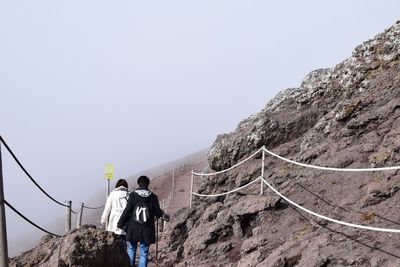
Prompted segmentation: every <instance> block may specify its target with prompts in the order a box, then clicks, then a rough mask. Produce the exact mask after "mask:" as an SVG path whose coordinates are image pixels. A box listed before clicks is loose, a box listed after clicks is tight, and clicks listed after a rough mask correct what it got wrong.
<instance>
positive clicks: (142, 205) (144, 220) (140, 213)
mask: <svg viewBox="0 0 400 267" xmlns="http://www.w3.org/2000/svg"><path fill="white" fill-rule="evenodd" d="M132 216H133V221H135V222H137V223H140V224H148V223H149V221H150V210H149V206H148V205H147V203H146V202H145V200H144V199H143V198H142V197H138V203H137V204H136V205H135V208H134V209H133V213H132Z"/></svg>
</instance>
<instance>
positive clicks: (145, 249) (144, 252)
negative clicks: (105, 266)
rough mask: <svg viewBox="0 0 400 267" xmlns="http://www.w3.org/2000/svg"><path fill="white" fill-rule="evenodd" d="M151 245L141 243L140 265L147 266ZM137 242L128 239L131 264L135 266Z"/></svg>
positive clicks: (141, 266)
mask: <svg viewBox="0 0 400 267" xmlns="http://www.w3.org/2000/svg"><path fill="white" fill-rule="evenodd" d="M149 247H150V245H147V244H143V243H140V257H139V265H138V267H147V256H148V255H149ZM136 250H137V243H132V242H130V241H128V247H127V252H128V256H129V261H130V263H131V266H135V258H136Z"/></svg>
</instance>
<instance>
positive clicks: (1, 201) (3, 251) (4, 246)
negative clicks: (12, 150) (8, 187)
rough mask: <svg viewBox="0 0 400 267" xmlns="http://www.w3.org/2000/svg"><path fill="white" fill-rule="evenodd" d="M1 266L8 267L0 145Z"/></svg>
mask: <svg viewBox="0 0 400 267" xmlns="http://www.w3.org/2000/svg"><path fill="white" fill-rule="evenodd" d="M0 224H1V225H0V266H4V267H8V246H7V227H6V213H5V209H4V189H3V163H2V160H1V143H0Z"/></svg>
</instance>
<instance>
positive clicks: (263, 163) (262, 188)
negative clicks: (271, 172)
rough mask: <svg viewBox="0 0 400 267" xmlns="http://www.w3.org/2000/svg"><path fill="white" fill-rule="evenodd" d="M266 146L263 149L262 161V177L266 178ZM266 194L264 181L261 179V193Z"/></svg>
mask: <svg viewBox="0 0 400 267" xmlns="http://www.w3.org/2000/svg"><path fill="white" fill-rule="evenodd" d="M264 148H265V146H263V149H262V162H261V177H262V179H264V169H265V150H264ZM262 194H264V181H263V180H261V187H260V195H262Z"/></svg>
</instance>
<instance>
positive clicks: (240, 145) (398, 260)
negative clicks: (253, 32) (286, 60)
mask: <svg viewBox="0 0 400 267" xmlns="http://www.w3.org/2000/svg"><path fill="white" fill-rule="evenodd" d="M399 54H400V22H397V23H396V24H394V25H393V26H392V27H390V28H389V29H387V30H386V31H384V32H383V33H381V34H379V35H377V36H376V37H374V38H373V39H371V40H369V41H367V42H365V43H363V44H361V45H359V46H358V47H356V48H355V50H354V52H353V54H352V56H351V57H350V58H348V59H346V60H345V61H343V62H342V63H340V64H338V65H336V66H335V67H333V68H329V69H319V70H315V71H312V72H311V73H310V74H309V75H307V76H306V77H305V78H304V80H303V82H302V84H301V85H300V87H299V88H291V89H287V90H284V91H282V92H281V93H280V94H278V95H277V96H276V97H275V98H274V99H273V100H271V101H270V102H269V103H268V104H267V105H266V107H265V108H264V109H263V110H262V111H260V112H259V113H257V114H255V115H253V116H251V117H249V118H248V119H246V120H244V121H242V122H241V123H240V124H239V125H238V127H237V129H236V130H234V131H233V132H231V133H229V134H224V135H220V136H218V138H217V140H216V141H215V143H214V144H213V146H212V148H211V149H210V151H209V165H210V169H209V171H211V170H216V171H218V170H223V169H226V168H228V167H230V166H232V165H234V164H236V163H237V162H238V161H240V160H242V159H244V158H246V157H247V156H249V155H250V154H252V153H253V152H254V151H255V150H257V149H258V148H260V147H262V146H263V145H265V146H266V148H267V149H269V150H272V151H274V152H275V153H277V154H279V155H281V156H284V157H287V158H290V159H293V160H296V161H299V162H304V163H308V164H314V165H319V166H332V167H338V168H366V167H383V166H395V165H400V161H399V159H400V154H399V151H400V138H399V137H400V56H399ZM266 164H267V171H266V176H265V177H266V179H267V180H268V181H269V182H271V183H272V184H273V185H274V186H276V188H277V189H278V190H279V191H280V192H282V193H283V194H284V195H286V196H287V197H289V198H290V199H292V200H293V201H295V202H297V203H299V204H300V205H302V206H304V207H306V208H308V209H310V210H313V211H315V212H318V213H320V214H323V215H326V216H328V217H331V218H335V219H338V220H342V221H346V222H351V223H356V224H362V225H368V226H374V227H384V228H395V229H396V228H397V229H400V217H399V213H398V208H399V207H400V204H399V203H400V202H399V201H400V194H399V193H398V190H399V188H400V173H399V172H398V171H380V172H369V173H365V172H356V173H344V172H332V171H320V170H314V169H308V168H304V167H297V166H295V165H292V164H287V163H284V162H282V161H281V160H279V159H276V158H273V157H271V156H267V157H266ZM260 167H261V163H260V156H258V158H256V159H252V160H249V161H247V162H246V163H245V164H243V165H241V166H240V167H238V168H236V169H234V170H231V171H229V172H228V173H226V174H221V175H217V176H212V177H203V178H199V179H200V181H201V184H200V186H199V187H196V188H195V191H197V192H201V193H203V194H210V193H217V192H218V193H219V192H225V191H229V190H231V189H234V188H237V187H238V186H241V185H244V184H246V183H248V182H249V181H251V180H252V179H255V178H256V177H258V176H259V175H260ZM259 187H260V185H259V183H257V184H254V185H252V186H250V187H248V188H246V189H244V190H241V191H239V192H237V193H234V194H230V195H228V196H225V197H218V198H204V197H195V199H194V207H193V208H192V209H190V210H189V209H184V210H181V211H180V212H178V213H177V214H176V216H175V217H174V218H173V220H172V223H171V224H169V225H168V227H167V229H166V233H165V235H164V241H165V242H166V243H168V244H169V245H168V246H166V247H164V248H163V251H162V253H161V258H162V262H163V266H274V267H278V266H282V267H289V266H308V267H312V266H321V267H322V266H400V234H388V233H383V232H372V231H367V230H360V229H355V228H349V227H344V226H341V225H337V224H334V223H330V222H326V221H322V220H319V219H316V218H315V217H312V216H311V215H308V214H306V213H304V212H303V211H299V210H297V209H295V208H293V207H291V206H290V205H288V204H287V203H285V202H284V201H282V200H280V199H279V198H278V197H276V196H275V195H274V193H273V192H271V191H268V190H267V191H266V192H264V195H259Z"/></svg>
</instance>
